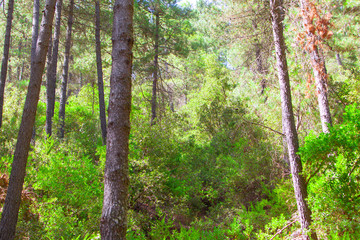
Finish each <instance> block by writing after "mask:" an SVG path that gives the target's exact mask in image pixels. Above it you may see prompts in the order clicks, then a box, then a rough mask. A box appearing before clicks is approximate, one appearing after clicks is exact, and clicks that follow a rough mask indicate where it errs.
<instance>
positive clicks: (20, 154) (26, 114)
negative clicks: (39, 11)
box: [0, 0, 56, 240]
mask: <svg viewBox="0 0 360 240" xmlns="http://www.w3.org/2000/svg"><path fill="white" fill-rule="evenodd" d="M55 3H56V0H47V1H46V4H45V9H44V11H43V14H44V15H43V19H42V22H41V29H40V35H39V40H38V42H37V47H36V53H35V58H34V61H33V62H32V65H31V74H30V82H29V87H28V92H27V95H26V100H25V106H24V111H23V115H22V120H21V125H20V129H19V134H18V138H17V143H16V147H15V153H14V160H13V163H12V169H11V174H10V181H9V187H8V190H7V195H6V199H5V204H4V207H3V212H2V215H1V221H0V240H11V239H14V236H15V229H16V223H17V219H18V213H19V208H20V202H21V192H22V188H23V183H24V178H25V170H26V163H27V157H28V153H29V148H30V140H31V136H32V130H33V126H34V122H35V115H36V110H37V104H38V101H39V93H40V86H41V80H42V74H43V71H44V67H45V61H46V53H47V50H48V45H49V38H50V35H51V25H52V22H53V18H54V11H55Z"/></svg>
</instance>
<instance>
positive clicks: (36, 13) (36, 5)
mask: <svg viewBox="0 0 360 240" xmlns="http://www.w3.org/2000/svg"><path fill="white" fill-rule="evenodd" d="M39 11H40V0H34V7H33V18H32V44H31V61H34V59H35V51H36V42H37V40H38V35H39Z"/></svg>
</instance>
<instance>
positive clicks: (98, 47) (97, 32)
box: [95, 1, 106, 145]
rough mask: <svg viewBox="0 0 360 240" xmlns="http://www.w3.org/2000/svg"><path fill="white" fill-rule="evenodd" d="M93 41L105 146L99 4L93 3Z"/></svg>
mask: <svg viewBox="0 0 360 240" xmlns="http://www.w3.org/2000/svg"><path fill="white" fill-rule="evenodd" d="M95 19H96V20H95V26H96V27H95V41H96V66H97V75H98V90H99V110H100V125H101V133H102V140H103V145H105V144H106V113H105V100H104V82H103V71H102V63H101V41H100V3H99V1H96V2H95Z"/></svg>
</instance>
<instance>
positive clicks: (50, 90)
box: [45, 0, 62, 136]
mask: <svg viewBox="0 0 360 240" xmlns="http://www.w3.org/2000/svg"><path fill="white" fill-rule="evenodd" d="M61 8H62V0H58V1H57V3H56V20H55V31H54V39H53V44H52V51H51V52H52V57H51V61H50V64H49V65H48V69H47V73H46V79H47V80H46V94H47V99H46V126H45V128H46V134H47V135H48V136H51V134H52V118H53V116H54V107H55V89H56V69H57V61H58V53H59V38H60V24H61V22H60V20H61ZM49 60H50V59H49Z"/></svg>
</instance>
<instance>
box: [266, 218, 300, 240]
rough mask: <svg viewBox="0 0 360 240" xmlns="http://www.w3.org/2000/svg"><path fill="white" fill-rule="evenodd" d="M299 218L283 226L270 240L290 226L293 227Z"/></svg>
mask: <svg viewBox="0 0 360 240" xmlns="http://www.w3.org/2000/svg"><path fill="white" fill-rule="evenodd" d="M296 221H297V220H294V221H292V222H290V223H289V224H288V225H286V226H285V227H283V228H282V229H281V230H280V231H278V232H277V233H276V234H275V235H274V236H273V237H272V238H270V240H272V239H274V238H275V237H276V236H277V235H279V234H281V233H282V232H283V231H284V230H285V229H287V228H288V227H291V226H292V225H293V224H294V223H295V222H296Z"/></svg>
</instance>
